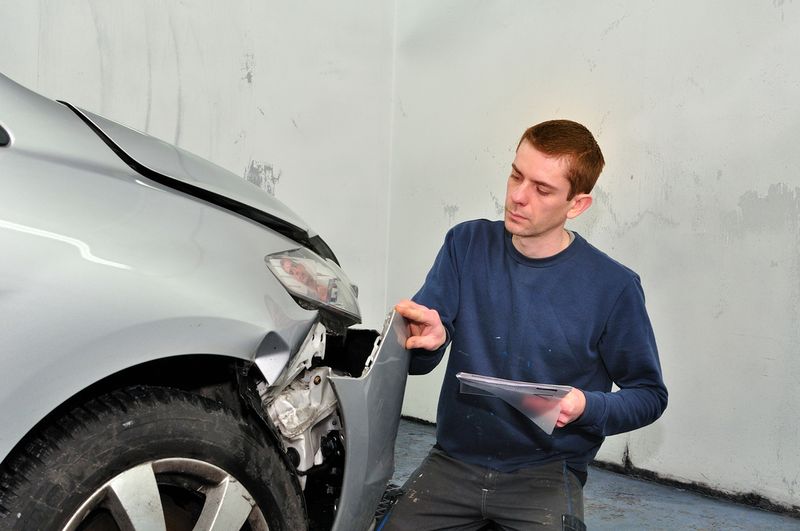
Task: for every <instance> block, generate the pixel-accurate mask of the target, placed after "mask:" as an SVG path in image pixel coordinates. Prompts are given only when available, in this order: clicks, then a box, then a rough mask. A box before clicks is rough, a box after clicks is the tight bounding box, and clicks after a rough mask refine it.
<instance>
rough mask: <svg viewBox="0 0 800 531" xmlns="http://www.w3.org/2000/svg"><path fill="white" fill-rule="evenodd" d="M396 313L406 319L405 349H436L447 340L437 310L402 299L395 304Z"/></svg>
mask: <svg viewBox="0 0 800 531" xmlns="http://www.w3.org/2000/svg"><path fill="white" fill-rule="evenodd" d="M395 310H396V311H397V313H399V314H400V315H402V316H403V317H405V318H406V320H407V321H408V324H409V326H408V331H409V338H408V339H407V340H406V348H407V349H418V348H421V349H425V350H437V349H438V348H439V347H441V346H442V345H444V343H445V341H447V332H446V331H445V329H444V325H443V324H442V320H441V319H440V318H439V312H437V311H436V310H432V309H430V308H428V307H426V306H423V305H421V304H417V303H416V302H414V301H410V300H403V301H400V302H398V303H397V304H396V305H395Z"/></svg>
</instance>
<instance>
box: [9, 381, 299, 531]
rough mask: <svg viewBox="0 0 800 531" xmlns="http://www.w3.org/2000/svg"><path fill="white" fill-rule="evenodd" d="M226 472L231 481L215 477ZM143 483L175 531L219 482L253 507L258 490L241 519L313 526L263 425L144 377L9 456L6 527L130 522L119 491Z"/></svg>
mask: <svg viewBox="0 0 800 531" xmlns="http://www.w3.org/2000/svg"><path fill="white" fill-rule="evenodd" d="M143 470H144V471H145V472H142V471H143ZM136 474H139V475H138V476H137V475H136ZM142 474H143V475H142ZM220 474H221V475H220ZM150 476H152V477H153V478H155V480H156V481H155V483H153V482H151V480H150ZM220 477H225V478H227V479H225V484H224V485H223V486H218V487H214V485H212V483H213V482H214V481H217V480H219V479H220ZM132 478H133V479H134V480H133V481H132ZM136 478H144V479H142V480H141V481H139V480H137V479H136ZM120 481H123V483H120ZM124 481H128V483H124ZM237 482H238V484H237ZM109 485H111V487H109ZM120 485H126V486H123V487H120ZM142 485H145V486H152V487H153V488H152V489H147V488H144V489H141V488H140V487H141V486H142ZM155 485H157V486H158V488H157V491H155ZM223 487H226V488H229V490H228V491H226V490H225V488H223ZM242 487H243V489H244V490H242ZM109 489H110V490H109ZM215 489H216V490H215ZM236 489H239V490H236ZM142 490H143V491H145V492H146V494H147V495H150V498H149V499H150V500H153V499H155V498H160V500H161V509H160V510H161V511H162V513H163V516H164V518H165V520H166V526H167V528H168V529H170V531H172V530H173V529H174V530H178V529H183V528H187V529H192V528H193V527H194V525H195V524H194V523H193V522H192V519H195V522H196V518H198V514H200V513H198V511H200V512H202V511H203V505H204V504H211V503H212V502H213V499H214V497H215V496H222V494H219V493H221V492H234V493H238V494H236V497H234V494H229V496H230V498H228V499H227V500H226V502H228V503H232V504H234V505H236V504H237V503H238V504H239V505H238V506H237V507H238V509H237V510H238V511H239V515H241V511H242V510H244V511H246V510H247V509H246V508H245V509H242V507H241V503H242V500H247V501H250V500H252V502H251V505H253V504H254V509H253V510H252V512H251V513H249V514H248V516H247V518H248V520H247V522H245V524H244V525H242V527H241V529H263V528H264V526H263V522H265V523H266V524H267V525H268V526H269V527H268V529H269V530H270V531H275V530H285V531H297V530H303V529H306V528H307V523H306V520H305V512H304V506H303V501H302V495H301V494H300V493H299V492H297V490H296V488H295V486H294V484H293V482H292V480H291V476H290V472H289V471H288V470H287V467H286V466H285V464H284V462H283V461H282V460H281V459H280V457H279V455H278V453H277V451H276V450H275V449H274V448H273V446H272V445H271V444H270V442H269V441H268V439H267V438H266V437H265V436H264V434H263V433H262V432H261V431H260V430H259V429H258V428H257V427H256V426H254V425H253V424H252V423H249V422H246V421H245V420H244V419H241V418H239V416H238V415H237V414H236V413H235V412H233V411H232V410H230V409H228V408H226V407H225V406H223V405H221V404H220V403H218V402H215V401H212V400H209V399H207V398H204V397H201V396H198V395H194V394H191V393H188V392H184V391H179V390H176V389H168V388H162V387H141V386H140V387H131V388H126V389H122V390H118V391H114V392H112V393H110V394H107V395H104V396H101V397H98V398H94V399H92V400H90V401H89V402H87V403H85V404H84V405H83V406H81V407H78V408H75V409H73V410H72V411H71V412H69V413H68V414H65V415H63V416H61V417H60V418H58V419H56V420H55V421H53V422H52V423H50V424H49V425H48V426H46V427H44V428H43V429H42V430H40V432H39V433H38V434H36V435H35V436H34V437H32V438H31V439H30V441H29V443H28V444H26V445H25V447H24V448H21V449H19V450H17V451H16V452H15V453H14V454H12V455H11V456H10V457H9V458H8V459H6V461H5V462H4V464H3V466H2V470H0V529H2V530H6V529H9V530H10V529H14V530H31V531H33V530H35V531H49V530H53V531H55V530H59V531H60V530H62V529H64V526H65V525H66V524H67V522H69V521H70V520H71V519H72V521H73V522H72V527H71V529H77V530H80V531H90V530H91V531H94V530H97V529H102V530H106V529H115V526H116V528H119V529H127V528H132V527H131V526H130V524H129V523H128V524H127V525H126V523H125V519H126V518H128V519H130V518H133V517H132V516H130V514H129V513H128V512H127V511H125V510H123V511H122V513H123V514H122V516H120V507H119V505H120V504H122V505H123V506H124V505H125V502H124V501H120V499H124V500H128V502H130V500H132V499H133V498H134V497H135V496H133V495H134V494H136V493H138V492H141V491H142ZM150 490H153V491H155V492H150ZM112 491H113V493H112V494H109V492H112ZM118 491H121V493H120V492H118ZM199 493H205V494H207V495H203V494H199ZM215 493H216V494H215ZM137 503H138V502H137ZM222 504H223V502H221V501H220V502H218V506H221V505H222ZM115 505H116V506H115ZM141 505H142V506H146V504H141ZM151 505H152V504H151ZM156 505H158V504H156ZM148 507H149V506H148ZM79 508H81V510H80V511H79ZM211 508H213V507H207V508H206V509H205V510H206V511H208V510H209V509H211ZM86 511H88V516H86V515H84V514H83V513H84V512H86ZM151 512H153V513H156V512H157V510H156V511H151ZM126 515H127V516H126ZM151 516H152V515H151ZM82 518H83V521H82V523H81V524H79V525H75V521H77V520H81V519H82Z"/></svg>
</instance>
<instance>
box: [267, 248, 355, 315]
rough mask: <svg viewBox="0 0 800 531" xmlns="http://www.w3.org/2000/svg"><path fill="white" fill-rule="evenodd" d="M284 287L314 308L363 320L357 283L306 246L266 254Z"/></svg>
mask: <svg viewBox="0 0 800 531" xmlns="http://www.w3.org/2000/svg"><path fill="white" fill-rule="evenodd" d="M264 262H265V263H266V264H267V268H268V269H269V270H270V271H272V273H273V274H274V275H275V277H276V278H277V279H278V281H279V282H280V283H281V284H283V287H285V288H286V290H287V291H288V292H289V293H291V294H292V295H293V296H294V297H295V298H296V299H298V300H299V301H305V302H306V303H308V304H310V305H311V306H312V307H313V308H318V309H323V310H329V311H331V312H333V313H334V314H337V315H339V316H341V317H345V318H346V319H347V320H350V321H352V322H353V323H360V322H361V311H360V310H359V308H358V298H357V297H358V293H357V291H356V287H355V286H354V285H353V284H352V283H351V282H350V280H349V279H348V278H347V275H345V274H344V271H342V270H341V268H340V267H339V266H337V265H336V264H335V263H334V262H332V261H331V260H325V259H323V258H321V257H320V256H318V255H316V254H314V253H313V252H311V251H309V250H308V249H305V248H299V249H292V250H290V251H281V252H279V253H273V254H268V255H267V256H265V257H264Z"/></svg>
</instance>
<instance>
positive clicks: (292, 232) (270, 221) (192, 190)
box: [57, 100, 339, 265]
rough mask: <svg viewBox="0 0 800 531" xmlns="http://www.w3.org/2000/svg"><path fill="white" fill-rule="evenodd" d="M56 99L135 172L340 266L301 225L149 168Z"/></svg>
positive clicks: (86, 119) (99, 129) (72, 108)
mask: <svg viewBox="0 0 800 531" xmlns="http://www.w3.org/2000/svg"><path fill="white" fill-rule="evenodd" d="M57 101H58V103H61V104H62V105H65V106H66V107H68V108H69V109H70V110H72V112H74V113H75V114H77V115H78V117H79V118H80V119H81V120H83V122H84V123H86V125H88V126H89V128H90V129H91V130H92V131H94V132H95V134H97V136H99V137H100V139H101V140H102V141H103V142H105V144H106V145H107V146H108V147H110V148H111V150H112V151H113V152H114V153H116V154H117V156H118V157H119V158H120V159H122V161H123V162H124V163H125V164H127V165H128V166H130V168H131V169H132V170H134V171H135V172H136V173H138V174H140V175H142V176H144V177H147V178H148V179H150V180H152V181H155V182H157V183H159V184H162V185H164V186H168V187H169V188H172V189H174V190H178V191H179V192H183V193H185V194H188V195H191V196H192V197H196V198H198V199H202V200H203V201H206V202H208V203H211V204H212V205H216V206H219V207H222V208H224V209H226V210H230V211H231V212H235V213H236V214H239V215H241V216H244V217H246V218H248V219H251V220H253V221H255V222H256V223H259V224H261V225H264V226H265V227H268V228H270V229H272V230H274V231H275V232H278V233H279V234H282V235H284V236H286V237H287V238H289V239H291V240H294V241H295V242H297V243H299V244H300V245H302V246H304V247H308V248H309V249H311V250H313V251H314V252H315V253H317V254H318V255H320V256H321V257H323V258H329V259H331V260H333V261H334V262H336V264H337V265H339V261H338V260H337V259H336V256H335V255H334V254H333V251H331V249H330V247H328V246H327V244H325V242H324V241H322V239H321V238H320V237H319V236H314V237H309V235H308V232H306V231H304V230H303V229H301V228H300V227H297V226H296V225H293V224H291V223H288V222H287V221H284V220H282V219H281V218H279V217H276V216H273V215H272V214H267V213H266V212H264V211H262V210H259V209H257V208H255V207H252V206H250V205H247V204H245V203H242V202H241V201H236V200H235V199H231V198H230V197H226V196H224V195H222V194H218V193H216V192H212V191H210V190H206V189H205V188H201V187H199V186H195V185H193V184H189V183H186V182H183V181H181V180H179V179H176V178H174V177H170V176H168V175H164V174H162V173H159V172H157V171H155V170H153V169H150V168H148V167H147V166H145V165H144V164H142V163H140V162H139V161H137V160H136V159H134V158H133V157H131V156H130V155H129V154H128V153H126V152H125V150H124V149H122V148H121V147H120V146H119V145H118V144H117V143H116V142H114V141H113V140H112V139H111V137H109V136H108V135H107V134H106V133H105V132H104V131H103V130H102V129H101V128H100V127H99V126H98V125H97V124H95V123H94V122H93V121H92V120H91V118H89V117H88V116H86V115H85V114H83V112H81V110H80V109H78V108H77V107H75V106H74V105H72V104H71V103H68V102H66V101H61V100H57Z"/></svg>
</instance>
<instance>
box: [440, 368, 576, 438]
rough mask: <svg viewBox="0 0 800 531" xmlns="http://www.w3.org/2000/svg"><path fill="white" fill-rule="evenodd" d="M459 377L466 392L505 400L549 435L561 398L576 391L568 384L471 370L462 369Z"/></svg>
mask: <svg viewBox="0 0 800 531" xmlns="http://www.w3.org/2000/svg"><path fill="white" fill-rule="evenodd" d="M456 378H458V380H459V381H460V382H461V392H462V393H464V394H469V395H483V396H493V397H497V398H500V399H503V400H505V401H506V402H507V403H508V404H509V405H510V406H512V407H514V408H515V409H516V410H518V411H519V412H520V413H522V414H523V415H525V416H526V417H528V418H529V419H530V420H532V421H533V423H534V424H536V425H537V426H539V428H541V429H542V431H544V432H545V433H546V434H548V435H551V434H552V433H553V429H554V428H555V427H556V421H557V420H558V415H559V414H560V413H561V399H562V398H564V396H566V394H567V393H569V392H570V391H571V390H572V387H570V386H568V385H552V384H540V383H532V382H518V381H515V380H504V379H503V378H494V377H492V376H481V375H479V374H470V373H468V372H460V373H458V374H456Z"/></svg>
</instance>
